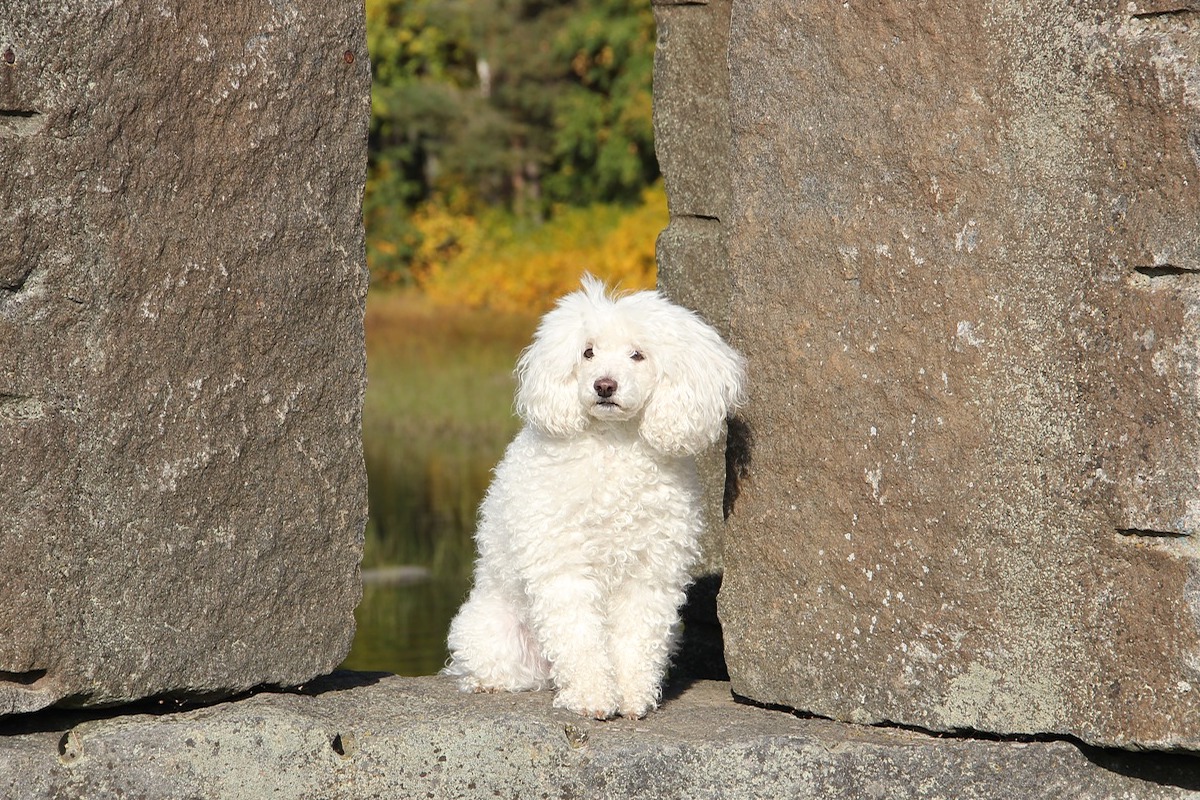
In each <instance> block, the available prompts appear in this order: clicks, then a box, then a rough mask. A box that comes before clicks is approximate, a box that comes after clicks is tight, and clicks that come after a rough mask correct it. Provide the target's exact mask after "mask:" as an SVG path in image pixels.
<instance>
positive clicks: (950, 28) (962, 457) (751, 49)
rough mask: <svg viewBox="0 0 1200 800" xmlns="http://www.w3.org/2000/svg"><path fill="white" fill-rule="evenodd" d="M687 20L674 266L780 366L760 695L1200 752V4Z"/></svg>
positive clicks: (854, 715) (750, 559)
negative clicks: (1198, 65)
mask: <svg viewBox="0 0 1200 800" xmlns="http://www.w3.org/2000/svg"><path fill="white" fill-rule="evenodd" d="M656 10H657V13H658V19H659V23H660V48H661V51H660V53H659V68H658V73H657V78H658V83H657V84H656V101H657V102H658V103H659V107H658V116H657V121H658V132H659V137H660V138H659V146H660V158H661V161H662V164H663V168H664V171H665V173H666V177H667V188H668V193H669V197H670V202H671V212H672V221H671V227H670V228H669V229H668V231H667V232H666V233H665V234H664V236H663V238H662V240H660V261H661V265H662V275H663V280H664V284H665V286H666V288H667V289H668V291H670V292H672V294H675V295H676V296H677V297H680V298H681V299H682V300H683V301H684V302H687V303H689V304H691V305H693V306H694V307H697V308H699V309H700V310H702V311H704V312H705V313H707V314H709V315H710V316H712V317H714V318H716V319H724V320H727V321H728V330H730V331H731V333H732V336H733V338H734V341H735V343H736V344H737V345H738V346H739V347H740V348H741V349H743V351H744V352H745V353H746V354H747V355H748V357H749V359H750V365H751V374H752V375H753V378H754V384H753V386H752V391H751V396H752V402H751V405H750V406H749V408H747V409H746V411H745V415H744V416H745V419H746V420H747V421H748V423H749V425H750V427H751V429H752V431H753V436H754V443H755V444H754V449H753V454H752V466H751V474H750V477H749V479H748V481H746V482H745V483H744V484H743V486H742V489H741V494H740V496H739V498H738V502H737V504H736V507H735V509H734V512H733V514H732V516H731V518H730V521H729V525H728V527H727V529H726V530H725V543H724V564H725V574H724V585H723V588H722V593H721V597H720V611H721V618H722V622H723V625H724V635H725V642H726V657H727V662H728V666H729V671H730V674H731V677H732V681H733V689H734V691H735V692H737V693H738V694H741V695H744V696H746V697H749V698H753V699H755V700H757V701H760V702H764V703H771V704H781V705H786V706H790V707H793V708H797V709H801V710H804V711H807V712H812V713H816V714H821V715H825V716H829V717H832V718H835V719H841V720H849V721H855V722H881V721H891V722H896V723H901V724H905V725H911V726H918V727H921V728H926V729H933V730H977V731H987V732H992V733H999V734H1012V733H1020V734H1056V735H1068V736H1074V737H1078V738H1080V739H1082V740H1084V741H1088V742H1093V743H1098V744H1104V745H1117V746H1124V747H1185V748H1197V747H1200V624H1198V620H1200V599H1198V598H1200V591H1198V590H1197V587H1198V586H1200V577H1198V571H1197V567H1198V563H1197V557H1198V555H1200V551H1197V549H1196V544H1195V542H1196V541H1197V539H1196V536H1197V535H1198V534H1200V426H1198V417H1197V413H1198V412H1200V403H1198V395H1197V392H1198V383H1197V377H1198V376H1197V369H1198V359H1197V341H1198V336H1200V302H1198V300H1200V289H1198V288H1197V285H1196V284H1195V283H1194V281H1195V280H1196V274H1195V273H1196V271H1197V270H1200V226H1197V224H1196V220H1197V219H1198V218H1200V195H1198V191H1200V188H1198V187H1200V145H1198V141H1200V138H1198V137H1200V133H1198V132H1200V107H1198V106H1200V100H1198V99H1197V98H1198V97H1200V77H1198V74H1200V73H1197V70H1196V63H1197V57H1198V56H1200V16H1198V13H1200V12H1196V11H1195V10H1189V9H1188V7H1187V4H1183V3H1167V2H1161V3H1142V4H1141V5H1137V4H1115V3H1108V2H1106V3H1099V2H1076V3H1070V4H1067V3H1053V4H1029V3H1016V2H989V3H984V2H971V3H965V4H955V5H953V6H944V7H943V6H938V7H936V8H934V7H930V6H925V5H921V4H911V3H902V2H881V3H869V4H868V3H863V4H859V3H838V4H825V3H795V2H781V1H777V0H756V2H753V3H750V2H732V3H726V2H712V3H696V2H689V3H686V4H682V3H681V4H675V3H669V2H661V3H658V4H656ZM721 176H727V184H728V191H727V192H726V190H725V188H724V183H725V182H724V181H722V180H721ZM685 287H687V288H685Z"/></svg>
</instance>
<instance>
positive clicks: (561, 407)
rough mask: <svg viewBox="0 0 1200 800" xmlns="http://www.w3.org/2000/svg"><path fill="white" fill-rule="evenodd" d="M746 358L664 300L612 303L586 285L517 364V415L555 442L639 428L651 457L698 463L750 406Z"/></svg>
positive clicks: (590, 281) (594, 285)
mask: <svg viewBox="0 0 1200 800" xmlns="http://www.w3.org/2000/svg"><path fill="white" fill-rule="evenodd" d="M744 375H745V368H744V364H743V360H742V357H741V356H740V355H738V353H737V352H735V351H734V350H733V348H731V347H730V346H729V345H727V344H726V343H725V342H724V341H723V340H722V339H721V337H720V335H719V334H718V333H717V332H716V331H715V330H713V328H712V327H711V326H709V325H708V324H707V323H705V322H704V321H702V320H701V319H700V318H699V317H698V316H696V315H695V314H694V313H692V312H691V311H688V310H687V309H684V308H681V307H679V306H677V305H674V304H673V303H671V302H669V301H668V300H666V299H664V298H663V297H662V296H661V295H659V294H658V293H657V292H637V293H634V294H629V295H625V296H622V297H612V296H610V295H608V294H607V293H606V292H605V290H604V286H603V284H601V283H600V282H599V281H598V280H596V279H594V278H592V277H591V276H587V277H585V278H584V280H583V288H582V289H581V290H580V291H577V292H573V293H571V294H569V295H567V296H566V297H564V298H562V299H561V300H559V302H558V305H557V306H556V307H555V308H554V309H553V310H552V311H551V312H550V313H548V314H547V315H546V316H545V317H544V318H543V319H542V321H541V324H540V325H539V326H538V329H537V333H536V334H535V335H534V338H533V343H532V344H530V346H529V347H527V348H526V349H525V351H524V352H523V353H522V354H521V358H520V361H518V363H517V380H518V386H517V411H518V413H519V414H520V415H521V416H522V418H523V419H524V420H525V421H526V422H527V423H529V424H530V425H532V426H533V427H535V428H537V429H539V430H541V431H542V432H544V433H546V434H549V435H551V436H572V435H574V434H577V433H580V432H582V431H583V430H585V429H586V428H587V427H588V426H589V425H593V424H634V425H637V426H638V432H639V434H640V435H641V437H642V439H644V440H645V441H646V442H647V443H648V444H650V445H651V446H652V447H654V448H656V449H658V450H661V451H663V452H667V453H675V454H694V453H697V452H699V451H701V450H703V449H704V448H705V447H707V446H709V445H710V444H712V443H713V442H715V441H716V440H717V438H718V437H719V436H720V435H721V426H722V423H723V422H724V421H725V417H726V416H727V415H728V414H730V413H731V412H732V411H733V410H734V408H736V407H737V406H738V405H740V404H741V403H742V402H743V400H744V397H743V391H744V390H743V384H744V380H745V378H744Z"/></svg>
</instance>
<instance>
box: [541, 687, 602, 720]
mask: <svg viewBox="0 0 1200 800" xmlns="http://www.w3.org/2000/svg"><path fill="white" fill-rule="evenodd" d="M554 707H555V708H565V709H567V710H568V711H574V712H575V713H576V714H579V715H580V716H583V717H591V718H592V719H612V718H613V717H615V716H616V715H617V698H616V694H615V693H613V692H587V691H582V690H580V689H575V688H570V689H560V690H559V692H558V694H556V695H555V696H554Z"/></svg>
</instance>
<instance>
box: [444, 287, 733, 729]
mask: <svg viewBox="0 0 1200 800" xmlns="http://www.w3.org/2000/svg"><path fill="white" fill-rule="evenodd" d="M517 378H518V387H517V400H516V407H517V412H518V413H519V414H520V415H521V417H522V419H523V420H524V422H525V428H524V429H523V430H522V431H521V432H520V433H519V434H518V435H517V438H516V439H515V440H514V441H513V443H512V444H511V445H509V447H508V451H507V452H506V453H505V455H504V459H503V460H502V461H501V462H500V464H499V466H498V467H496V473H495V479H494V480H493V482H492V485H491V488H490V489H489V490H488V493H487V497H485V498H484V501H483V504H482V506H481V507H480V511H479V529H478V532H477V533H476V541H477V543H478V545H479V560H478V561H477V562H476V566H475V585H474V588H473V589H472V590H471V594H470V597H468V598H467V601H466V602H465V603H464V604H463V606H462V608H461V609H460V610H459V612H458V615H457V616H456V617H455V618H454V621H453V622H452V623H451V625H450V635H449V646H450V660H449V663H448V666H447V667H446V668H445V670H443V674H447V675H453V676H456V677H457V678H458V681H459V685H460V687H461V688H462V689H463V690H464V691H477V692H478V691H499V690H507V691H513V692H516V691H523V690H528V689H544V688H548V687H550V686H553V687H555V688H556V689H557V690H558V693H557V695H556V697H555V699H554V705H556V706H559V707H562V708H567V709H570V710H572V711H575V712H577V713H579V714H583V715H585V716H588V717H595V718H597V719H607V718H609V717H612V716H614V715H616V714H622V715H624V716H626V717H642V716H645V714H646V713H647V712H648V711H650V710H651V709H653V708H655V707H656V706H657V705H658V700H659V697H660V694H661V686H660V685H661V683H662V678H663V674H664V673H665V672H666V668H667V663H668V661H669V659H670V656H671V653H672V649H673V646H674V643H675V638H676V629H677V627H678V609H679V606H680V605H681V604H682V603H683V600H684V589H685V587H686V586H687V584H688V582H689V575H688V570H689V568H690V567H691V566H692V564H693V563H694V562H695V560H696V557H697V555H698V545H697V539H698V537H699V536H700V532H701V528H702V526H703V522H702V519H701V497H700V484H699V482H698V480H697V477H696V465H695V460H694V458H693V456H695V455H696V454H697V453H698V452H700V451H701V450H703V449H704V448H706V447H708V446H709V445H711V444H713V443H714V442H715V441H716V440H717V439H718V438H719V437H720V435H721V431H722V426H723V424H724V422H725V418H726V416H727V415H728V414H729V413H730V412H732V411H733V409H734V408H735V407H737V406H738V405H739V404H740V403H741V402H742V400H743V394H742V392H743V390H742V385H743V382H744V367H743V361H742V358H741V356H740V355H738V354H737V353H736V352H735V351H734V350H733V349H732V348H730V347H729V345H727V344H725V342H724V341H722V340H721V337H720V336H719V335H718V334H717V332H716V331H715V330H713V329H712V328H711V327H709V326H708V325H707V324H705V323H704V322H703V321H701V320H700V318H699V317H697V316H696V315H695V314H693V313H692V312H690V311H687V310H686V309H683V308H680V307H679V306H676V305H673V304H671V303H670V302H668V301H667V300H665V299H664V298H663V297H662V296H661V295H659V294H658V293H656V292H637V293H636V294H629V295H625V296H622V297H616V298H614V297H610V296H609V295H607V294H606V293H605V289H604V286H603V285H602V284H601V283H600V282H599V281H597V280H596V279H594V278H592V277H591V276H586V277H585V278H584V280H583V289H582V290H581V291H577V292H574V293H572V294H569V295H567V296H566V297H563V298H562V299H561V300H559V302H558V305H557V306H556V307H555V308H554V309H553V310H552V311H551V312H550V313H548V314H547V315H546V316H545V317H544V318H543V319H542V321H541V324H540V325H539V327H538V329H537V333H536V334H535V335H534V339H533V343H532V344H531V345H530V346H529V347H528V348H526V349H525V351H524V353H522V354H521V358H520V360H519V361H518V364H517Z"/></svg>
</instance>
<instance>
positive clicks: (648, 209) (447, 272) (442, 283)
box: [412, 182, 667, 313]
mask: <svg viewBox="0 0 1200 800" xmlns="http://www.w3.org/2000/svg"><path fill="white" fill-rule="evenodd" d="M412 223H413V226H414V228H415V229H416V230H417V232H418V236H419V240H420V244H419V245H418V247H417V251H416V258H415V259H414V261H413V274H414V275H415V276H416V280H417V284H418V286H419V287H420V288H421V289H422V291H423V292H424V293H425V294H426V296H427V297H428V298H429V299H430V300H432V301H433V302H435V303H439V304H447V305H458V306H467V307H471V308H484V307H486V308H491V309H494V310H497V311H503V312H526V313H529V312H534V313H540V312H541V311H544V310H545V309H547V308H549V307H550V305H552V304H553V302H554V300H555V298H557V297H559V296H560V295H562V294H564V293H566V292H569V291H571V290H573V289H575V288H578V286H579V278H580V276H582V275H583V273H585V272H590V273H592V274H593V275H595V276H596V277H598V278H601V279H602V280H604V281H606V282H608V283H609V284H610V285H612V286H619V287H620V288H622V289H628V290H633V289H647V288H653V287H654V284H655V279H656V269H655V261H654V244H655V240H656V239H657V238H658V234H659V232H661V231H662V229H663V228H665V227H666V225H667V201H666V193H665V191H664V190H663V186H662V183H661V182H659V183H656V184H655V185H653V186H652V187H650V188H648V189H647V190H646V191H645V192H644V193H643V195H642V200H641V203H640V204H639V205H637V206H635V207H633V208H624V207H620V206H615V205H597V206H590V207H587V208H563V209H560V210H559V211H558V213H557V214H555V215H554V217H553V218H552V219H551V220H550V221H548V222H546V223H543V224H541V225H538V226H528V227H527V228H524V229H517V228H514V226H513V221H512V217H511V216H509V215H506V214H501V213H497V214H496V215H495V216H490V217H489V216H485V217H483V218H477V217H474V216H471V215H470V214H468V213H464V212H462V211H459V210H456V209H452V208H448V207H446V206H441V205H428V206H426V207H424V208H422V209H421V210H419V211H418V212H417V213H416V214H415V215H414V217H413V218H412Z"/></svg>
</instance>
